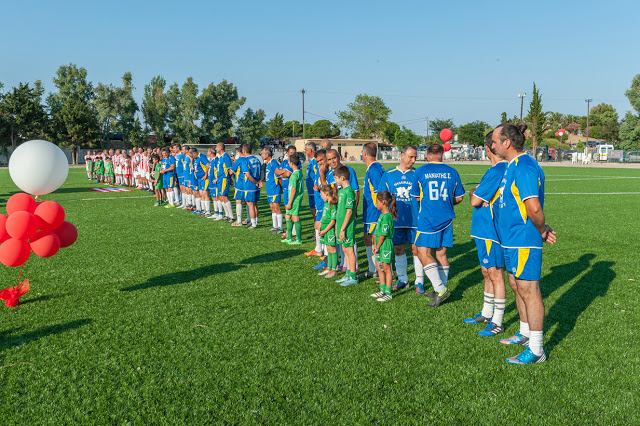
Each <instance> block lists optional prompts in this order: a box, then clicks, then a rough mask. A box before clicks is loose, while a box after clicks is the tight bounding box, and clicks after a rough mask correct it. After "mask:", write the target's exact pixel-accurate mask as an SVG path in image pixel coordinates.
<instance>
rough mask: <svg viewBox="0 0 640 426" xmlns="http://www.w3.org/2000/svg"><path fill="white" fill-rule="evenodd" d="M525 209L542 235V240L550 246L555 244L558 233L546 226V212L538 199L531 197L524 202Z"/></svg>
mask: <svg viewBox="0 0 640 426" xmlns="http://www.w3.org/2000/svg"><path fill="white" fill-rule="evenodd" d="M524 208H525V210H526V211H527V216H528V217H529V219H531V222H533V225H534V226H535V227H536V229H537V230H538V232H540V235H542V240H543V241H545V242H547V243H549V244H553V243H555V242H556V231H554V230H553V229H551V227H550V226H549V225H546V224H545V218H544V212H543V211H542V206H541V205H540V200H539V199H538V197H531V198H527V199H526V200H524Z"/></svg>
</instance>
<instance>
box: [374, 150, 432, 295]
mask: <svg viewBox="0 0 640 426" xmlns="http://www.w3.org/2000/svg"><path fill="white" fill-rule="evenodd" d="M417 153H418V149H417V148H416V147H415V145H405V146H404V147H402V151H401V152H400V164H398V165H397V166H396V167H393V168H391V169H389V170H387V171H386V172H385V173H384V175H382V178H381V179H380V183H379V185H378V188H377V191H378V192H380V191H389V192H390V193H391V194H392V195H395V197H396V207H397V209H398V212H397V216H396V219H395V220H394V221H393V226H394V229H395V233H394V235H393V252H394V255H395V258H396V272H397V274H398V282H397V283H395V285H394V286H393V289H394V290H400V289H402V288H405V287H407V286H408V285H409V275H408V274H407V263H408V262H407V254H406V245H407V243H409V244H411V253H412V255H413V267H414V269H415V273H416V280H415V285H416V294H424V271H423V269H422V262H420V259H419V257H418V248H417V247H416V246H415V240H416V232H417V231H416V227H417V226H418V201H417V200H416V198H415V197H414V196H412V195H411V193H412V191H414V190H415V188H416V187H417V184H418V183H417V181H416V171H415V170H414V168H413V164H414V163H415V162H416V155H417Z"/></svg>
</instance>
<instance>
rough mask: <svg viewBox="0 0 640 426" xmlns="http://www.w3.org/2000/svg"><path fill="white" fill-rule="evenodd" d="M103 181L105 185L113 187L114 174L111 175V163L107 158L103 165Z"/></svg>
mask: <svg viewBox="0 0 640 426" xmlns="http://www.w3.org/2000/svg"><path fill="white" fill-rule="evenodd" d="M104 178H105V179H104V180H105V183H106V184H107V185H113V181H114V179H115V174H114V173H113V162H112V161H111V158H110V157H107V159H106V160H105V163H104Z"/></svg>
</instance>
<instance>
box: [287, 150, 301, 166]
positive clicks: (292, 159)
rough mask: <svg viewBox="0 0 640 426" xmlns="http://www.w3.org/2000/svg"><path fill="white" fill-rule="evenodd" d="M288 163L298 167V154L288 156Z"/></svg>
mask: <svg viewBox="0 0 640 426" xmlns="http://www.w3.org/2000/svg"><path fill="white" fill-rule="evenodd" d="M289 162H290V163H292V164H293V165H295V166H296V167H298V166H299V165H300V157H298V153H297V152H294V153H293V154H291V155H290V156H289Z"/></svg>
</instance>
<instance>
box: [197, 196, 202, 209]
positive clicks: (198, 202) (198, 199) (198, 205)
mask: <svg viewBox="0 0 640 426" xmlns="http://www.w3.org/2000/svg"><path fill="white" fill-rule="evenodd" d="M200 201H201V199H200V198H196V210H202V203H201V202H200Z"/></svg>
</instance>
